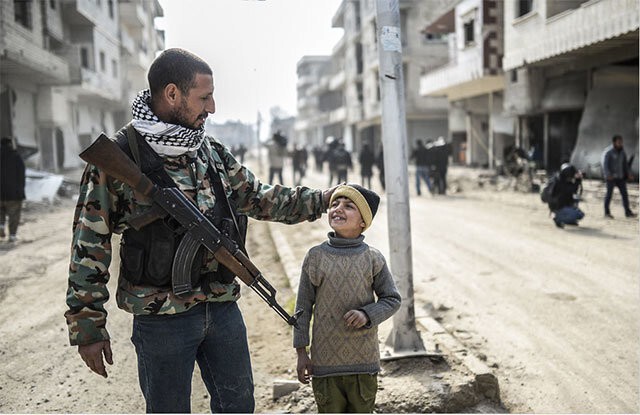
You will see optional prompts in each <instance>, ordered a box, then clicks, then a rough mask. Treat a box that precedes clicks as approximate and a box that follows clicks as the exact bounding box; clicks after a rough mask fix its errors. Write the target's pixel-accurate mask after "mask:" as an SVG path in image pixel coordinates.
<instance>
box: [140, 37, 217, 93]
mask: <svg viewBox="0 0 640 415" xmlns="http://www.w3.org/2000/svg"><path fill="white" fill-rule="evenodd" d="M196 74H207V75H213V71H212V70H211V67H210V66H209V64H207V63H206V62H205V61H204V60H202V59H201V58H200V57H198V56H196V55H195V54H193V53H191V52H189V51H187V50H184V49H180V48H172V49H167V50H165V51H164V52H162V53H161V54H160V55H159V56H158V57H157V58H156V59H155V60H154V61H153V63H152V64H151V67H150V68H149V73H148V74H147V80H148V81H149V89H150V90H151V96H152V97H153V96H154V95H155V94H158V93H160V91H162V90H163V89H164V87H166V86H167V85H169V84H175V85H176V86H177V87H178V89H180V92H182V93H183V94H187V93H188V92H189V89H191V88H193V87H194V86H195V78H196Z"/></svg>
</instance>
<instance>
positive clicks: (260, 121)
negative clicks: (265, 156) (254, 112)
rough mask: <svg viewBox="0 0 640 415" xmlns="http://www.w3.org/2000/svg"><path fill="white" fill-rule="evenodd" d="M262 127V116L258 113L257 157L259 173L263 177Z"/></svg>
mask: <svg viewBox="0 0 640 415" xmlns="http://www.w3.org/2000/svg"><path fill="white" fill-rule="evenodd" d="M261 125H262V115H261V114H260V111H258V118H257V120H256V157H257V158H258V173H259V174H260V175H262V173H263V171H262V143H261V142H260V127H261Z"/></svg>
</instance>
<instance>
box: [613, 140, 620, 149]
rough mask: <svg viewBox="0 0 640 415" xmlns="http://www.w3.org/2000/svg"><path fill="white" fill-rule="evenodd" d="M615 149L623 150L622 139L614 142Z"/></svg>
mask: <svg viewBox="0 0 640 415" xmlns="http://www.w3.org/2000/svg"><path fill="white" fill-rule="evenodd" d="M613 147H615V149H616V150H620V149H621V148H622V138H618V139H616V141H614V142H613Z"/></svg>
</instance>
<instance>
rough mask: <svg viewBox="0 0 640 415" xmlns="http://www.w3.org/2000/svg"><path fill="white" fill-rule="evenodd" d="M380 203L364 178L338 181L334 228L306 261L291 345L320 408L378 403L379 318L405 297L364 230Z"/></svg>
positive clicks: (369, 408)
mask: <svg viewBox="0 0 640 415" xmlns="http://www.w3.org/2000/svg"><path fill="white" fill-rule="evenodd" d="M379 203H380V197H379V196H378V195H377V194H375V193H374V192H372V191H371V190H368V189H365V188H363V187H362V186H359V185H357V184H349V185H344V186H339V187H338V188H337V189H336V191H335V192H334V193H333V195H332V197H331V199H330V202H329V216H328V218H329V226H330V227H331V229H333V232H329V235H328V237H329V239H328V240H327V241H325V242H323V243H322V244H320V245H317V246H315V247H313V248H311V249H310V250H309V252H307V255H306V256H305V258H304V262H303V264H302V272H301V275H300V284H299V288H298V296H297V301H296V313H297V312H299V311H302V314H301V315H300V318H299V319H298V326H297V327H296V328H294V330H293V347H295V348H296V352H297V354H298V363H297V373H298V380H299V381H300V382H302V383H304V384H308V383H309V381H311V384H312V388H313V394H314V396H315V399H316V404H317V405H318V413H346V412H359V413H372V412H373V409H374V406H375V400H376V392H377V389H378V380H377V373H378V372H379V371H380V351H379V346H378V325H379V324H380V323H382V322H383V321H385V320H386V319H388V318H389V317H391V316H392V315H393V314H394V313H395V312H396V311H398V309H399V308H400V302H401V298H400V294H399V293H398V290H397V289H396V286H395V283H394V281H393V276H392V275H391V272H390V271H389V268H388V267H387V264H386V260H385V258H384V256H383V255H382V254H381V253H380V251H378V250H377V249H375V248H372V247H370V246H369V245H367V244H366V243H365V242H364V235H362V232H364V231H366V230H367V229H368V228H369V226H371V222H372V221H373V218H374V216H375V214H376V211H377V210H378V204H379ZM312 317H313V325H312V323H311V319H312ZM311 325H312V326H313V329H312V331H313V333H312V336H309V328H310V326H311ZM308 346H311V357H309V354H308V353H307V347H308Z"/></svg>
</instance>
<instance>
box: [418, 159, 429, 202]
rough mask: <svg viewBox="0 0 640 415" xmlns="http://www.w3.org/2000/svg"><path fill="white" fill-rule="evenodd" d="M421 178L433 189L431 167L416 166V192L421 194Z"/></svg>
mask: <svg viewBox="0 0 640 415" xmlns="http://www.w3.org/2000/svg"><path fill="white" fill-rule="evenodd" d="M420 179H422V180H424V182H425V183H426V184H427V189H429V192H430V193H433V192H432V191H431V180H430V179H429V167H428V166H416V193H417V194H418V196H420V194H421V192H420Z"/></svg>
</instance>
